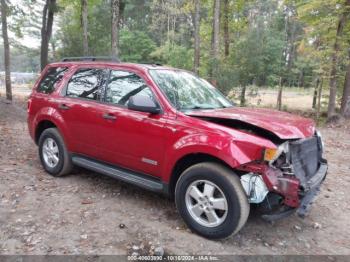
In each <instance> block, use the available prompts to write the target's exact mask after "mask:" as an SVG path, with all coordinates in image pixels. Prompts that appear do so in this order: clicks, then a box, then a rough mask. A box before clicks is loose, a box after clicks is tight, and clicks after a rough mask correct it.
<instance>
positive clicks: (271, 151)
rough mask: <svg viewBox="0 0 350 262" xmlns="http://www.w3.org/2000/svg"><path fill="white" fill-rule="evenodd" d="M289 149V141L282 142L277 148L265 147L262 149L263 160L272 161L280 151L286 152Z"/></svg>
mask: <svg viewBox="0 0 350 262" xmlns="http://www.w3.org/2000/svg"><path fill="white" fill-rule="evenodd" d="M288 151H289V143H288V141H287V142H284V143H283V144H280V145H279V146H278V147H277V148H265V150H264V160H265V161H268V162H270V163H272V162H273V161H275V160H276V159H277V158H278V157H279V156H280V155H281V154H282V153H287V152H288Z"/></svg>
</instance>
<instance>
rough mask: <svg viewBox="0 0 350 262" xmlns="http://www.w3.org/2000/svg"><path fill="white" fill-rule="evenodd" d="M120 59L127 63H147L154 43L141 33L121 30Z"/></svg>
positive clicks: (153, 48) (154, 45) (154, 46)
mask: <svg viewBox="0 0 350 262" xmlns="http://www.w3.org/2000/svg"><path fill="white" fill-rule="evenodd" d="M119 35H120V39H119V48H120V54H121V56H120V57H121V59H122V60H123V61H128V62H149V61H150V56H151V53H152V52H153V51H154V50H155V49H156V44H155V42H154V41H153V40H152V39H151V38H150V37H149V36H148V35H147V34H146V33H144V32H142V31H132V32H131V31H129V30H125V29H123V30H121V31H120V32H119Z"/></svg>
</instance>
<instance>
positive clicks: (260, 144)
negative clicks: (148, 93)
mask: <svg viewBox="0 0 350 262" xmlns="http://www.w3.org/2000/svg"><path fill="white" fill-rule="evenodd" d="M52 66H61V67H62V66H67V67H69V68H70V69H69V71H68V72H67V73H66V74H65V76H64V77H63V79H62V80H61V82H60V83H58V84H57V85H56V89H55V91H54V92H53V93H52V94H50V95H47V94H42V93H38V92H36V87H37V85H38V83H39V81H40V78H39V79H38V81H37V82H36V84H35V86H34V89H33V92H32V94H31V97H30V99H29V103H28V126H29V131H30V135H31V136H32V137H33V138H34V137H35V133H36V132H37V126H38V125H39V124H40V122H41V121H45V120H46V121H51V122H52V123H53V124H54V125H56V126H57V128H58V129H59V131H60V132H61V134H62V135H63V137H64V140H65V143H66V145H67V148H68V150H69V151H70V152H73V153H80V154H85V155H87V156H90V157H93V158H96V159H99V160H102V161H106V162H109V163H112V164H116V165H119V166H122V167H125V168H129V169H132V170H135V171H139V172H143V173H146V174H149V175H152V176H156V177H159V178H160V179H161V180H162V181H164V182H166V183H168V182H169V181H170V177H171V175H172V171H173V168H174V166H175V164H176V163H177V161H179V160H180V159H181V158H183V157H184V156H186V155H189V154H195V153H203V154H208V155H211V156H213V157H216V158H218V159H220V160H222V161H223V162H225V163H226V164H227V165H228V166H230V167H232V168H238V169H241V170H245V171H248V172H257V173H261V174H262V176H263V178H264V181H265V183H266V184H267V185H268V188H269V190H272V191H276V192H279V193H280V194H282V195H284V196H285V204H287V205H289V206H297V205H298V199H297V193H298V186H299V184H298V183H299V182H298V181H296V179H295V178H290V177H283V176H282V177H281V174H280V173H279V172H278V171H276V170H272V169H271V168H270V167H268V166H267V165H266V164H251V162H252V161H256V160H261V157H262V152H263V149H264V148H276V146H275V145H274V144H273V143H272V142H271V141H269V140H267V139H265V138H262V137H258V136H256V135H253V134H248V133H246V132H242V131H239V130H237V129H234V128H229V127H224V126H221V125H218V124H214V123H210V122H207V121H204V120H201V119H199V118H196V117H191V116H188V115H185V114H183V113H181V112H177V111H176V110H175V109H174V108H173V107H172V105H171V104H170V103H169V102H168V100H167V99H166V97H165V96H164V95H163V93H162V92H161V91H160V89H159V88H158V87H157V86H156V84H155V83H154V82H153V80H152V79H151V77H150V76H149V74H148V69H149V68H150V67H152V68H155V67H153V66H145V65H137V64H126V63H118V64H116V63H108V62H79V63H77V62H64V63H63V62H62V63H54V64H51V65H49V66H47V68H45V70H44V71H43V74H42V75H44V73H45V72H46V70H47V69H48V68H49V67H52ZM81 67H89V68H107V69H122V70H129V71H132V72H135V73H136V74H138V75H139V76H140V77H142V78H143V79H144V80H145V82H146V83H147V84H148V86H149V87H150V88H151V89H152V91H153V92H154V94H155V96H156V98H157V100H158V102H159V104H160V106H161V108H162V113H161V114H158V115H150V114H148V113H143V112H136V111H131V110H129V109H127V108H123V107H117V106H115V105H112V104H108V103H103V102H97V101H91V100H85V99H77V98H67V97H65V96H64V94H63V92H62V90H63V89H64V87H65V85H66V84H67V82H68V80H69V79H70V77H71V76H72V75H73V73H74V72H75V71H76V70H77V68H81ZM63 103H64V104H66V105H67V106H69V107H70V109H69V110H66V111H65V110H62V109H60V108H59V107H58V106H59V105H60V104H63ZM106 113H108V114H113V115H115V116H116V117H117V121H111V120H106V119H104V118H102V115H103V114H106ZM193 114H194V115H198V116H215V117H219V118H227V119H231V118H234V119H239V120H242V121H245V122H248V123H250V124H253V125H257V126H259V127H262V128H264V129H267V130H269V131H271V132H273V133H274V134H276V135H277V136H279V137H280V138H282V139H291V138H304V137H308V136H311V135H313V133H314V130H315V126H314V123H313V122H312V121H311V120H309V119H305V118H301V117H298V116H294V115H291V114H287V113H281V112H277V111H271V110H265V109H248V108H238V107H234V108H228V109H218V110H205V111H204V110H203V111H193ZM142 158H147V159H151V160H153V161H156V162H157V165H151V164H149V163H146V162H144V161H142ZM244 164H247V165H244ZM242 165H244V166H242ZM274 187H277V189H274Z"/></svg>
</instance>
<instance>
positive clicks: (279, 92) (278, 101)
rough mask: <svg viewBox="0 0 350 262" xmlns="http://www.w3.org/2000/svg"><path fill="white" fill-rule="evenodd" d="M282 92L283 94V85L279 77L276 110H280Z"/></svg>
mask: <svg viewBox="0 0 350 262" xmlns="http://www.w3.org/2000/svg"><path fill="white" fill-rule="evenodd" d="M282 92H283V85H282V77H280V86H279V89H278V95H277V109H278V110H280V111H281V110H282Z"/></svg>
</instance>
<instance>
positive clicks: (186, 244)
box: [0, 99, 350, 255]
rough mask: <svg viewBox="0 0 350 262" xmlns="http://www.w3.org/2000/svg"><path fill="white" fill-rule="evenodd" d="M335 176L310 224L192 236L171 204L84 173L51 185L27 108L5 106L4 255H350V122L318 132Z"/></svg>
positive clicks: (1, 125) (0, 244)
mask: <svg viewBox="0 0 350 262" xmlns="http://www.w3.org/2000/svg"><path fill="white" fill-rule="evenodd" d="M320 129H321V132H322V134H323V136H324V139H325V144H326V157H327V158H328V161H329V174H328V177H327V179H326V181H325V183H324V185H323V187H322V190H321V193H320V195H319V196H318V199H317V200H316V203H315V204H314V206H313V209H312V210H311V213H310V215H309V216H308V217H307V218H305V219H300V218H298V217H296V216H294V215H293V216H291V217H288V218H286V219H284V220H281V221H279V222H276V223H275V224H268V223H266V222H264V221H262V220H261V219H260V217H259V216H258V215H257V214H251V215H250V218H249V220H248V223H247V224H246V226H245V227H244V228H243V230H242V231H241V232H240V233H239V234H238V235H236V236H234V237H230V238H228V239H226V240H221V241H209V240H207V239H204V238H201V237H199V236H197V235H195V234H193V233H191V232H190V231H189V230H188V229H187V228H186V226H185V225H184V223H183V222H182V220H181V218H180V216H179V214H178V213H177V212H176V209H175V205H174V203H173V202H171V201H169V200H167V199H166V198H164V197H162V196H159V195H156V194H153V193H150V192H147V191H144V190H142V189H139V188H136V187H134V186H131V185H127V184H125V183H122V182H120V181H117V180H113V179H111V178H108V177H104V176H102V175H98V174H95V173H92V172H89V171H86V170H82V169H81V170H77V171H76V172H75V173H74V174H72V175H69V176H66V177H62V178H53V177H51V176H49V175H47V174H46V173H45V172H44V171H43V169H42V168H41V165H40V163H39V159H38V155H37V147H36V146H35V144H34V143H33V142H32V140H31V139H30V137H29V135H28V130H27V126H26V111H25V109H24V106H23V105H19V104H14V105H9V104H6V103H5V102H4V100H1V99H0V254H131V253H134V252H137V253H138V254H149V253H151V254H152V253H153V252H154V250H155V249H157V250H159V249H164V251H165V253H166V254H213V255H219V254H347V255H348V254H350V238H349V235H350V226H349V225H350V224H349V217H350V205H349V203H350V194H349V188H350V123H343V125H342V126H341V127H325V128H320Z"/></svg>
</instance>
